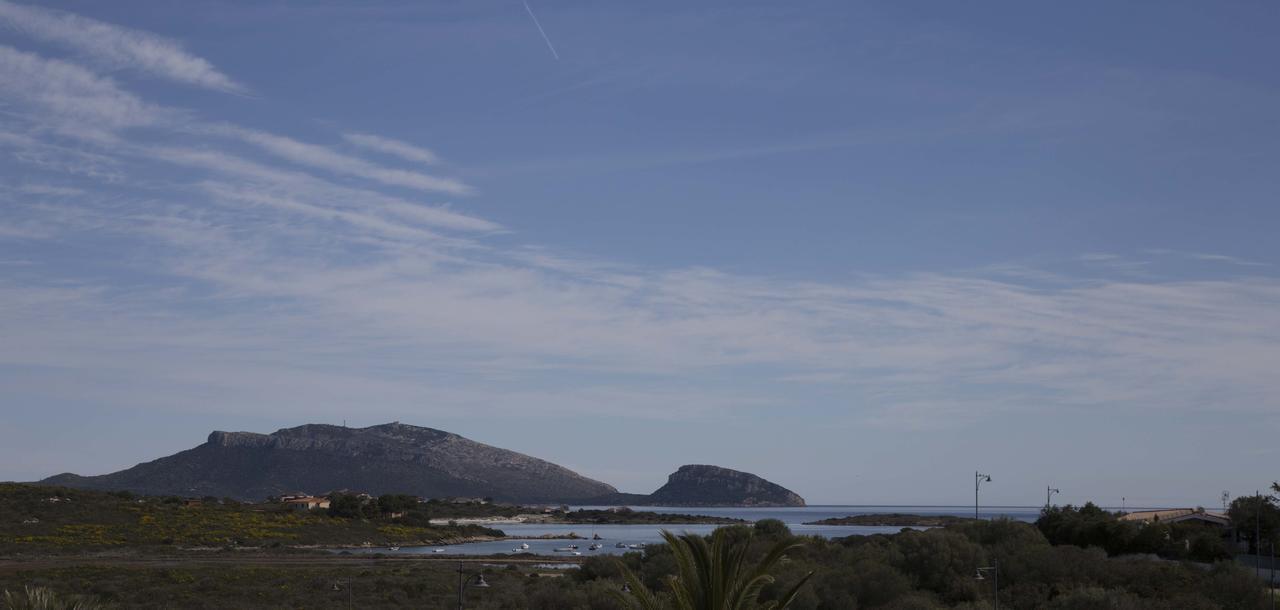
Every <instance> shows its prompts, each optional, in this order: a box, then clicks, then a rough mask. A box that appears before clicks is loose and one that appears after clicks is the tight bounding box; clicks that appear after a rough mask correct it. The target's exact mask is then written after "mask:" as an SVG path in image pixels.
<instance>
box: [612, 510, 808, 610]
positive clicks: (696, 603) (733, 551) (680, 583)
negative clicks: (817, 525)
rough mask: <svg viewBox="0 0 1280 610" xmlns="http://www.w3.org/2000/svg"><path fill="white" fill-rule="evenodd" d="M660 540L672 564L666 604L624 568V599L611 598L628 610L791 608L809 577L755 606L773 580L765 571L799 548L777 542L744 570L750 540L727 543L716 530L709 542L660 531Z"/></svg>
mask: <svg viewBox="0 0 1280 610" xmlns="http://www.w3.org/2000/svg"><path fill="white" fill-rule="evenodd" d="M662 537H663V538H664V539H665V540H666V541H667V544H668V545H669V546H670V547H671V551H672V553H673V554H674V555H675V559H676V574H675V575H674V576H671V577H670V578H669V580H668V581H667V586H668V587H669V588H670V589H671V598H672V604H671V605H670V606H667V605H665V604H664V603H663V602H662V600H661V599H660V598H659V596H658V595H657V594H655V593H654V592H653V591H650V590H649V589H648V588H647V587H645V586H644V583H642V582H640V579H639V578H638V577H636V575H635V573H633V572H632V571H631V570H630V569H628V568H627V567H626V566H621V567H622V575H623V578H624V579H625V580H626V583H627V587H628V589H629V593H630V595H628V594H626V593H616V594H615V596H616V597H617V598H618V600H619V601H621V602H622V603H623V604H624V605H625V606H626V607H628V608H631V609H632V610H664V608H667V607H671V608H674V609H675V610H782V609H784V608H786V607H788V606H790V605H791V602H792V601H793V600H794V599H795V597H796V594H798V593H799V592H800V587H802V586H804V584H805V582H807V581H808V580H809V577H810V576H813V572H809V573H808V574H805V576H804V578H801V579H800V582H798V583H796V584H795V586H794V587H791V589H790V590H789V591H787V592H786V594H785V595H783V596H782V597H781V598H780V599H777V600H774V601H770V602H767V603H763V604H762V603H760V602H759V601H758V599H757V598H758V597H759V596H760V590H761V589H763V588H764V586H765V585H767V584H769V583H772V582H773V581H774V579H773V576H771V575H770V574H769V571H770V570H772V569H773V568H774V566H775V565H777V564H778V562H779V561H781V560H782V558H783V556H784V555H786V553H787V551H790V550H792V549H794V548H796V547H799V546H800V545H799V544H797V543H794V542H790V541H788V540H780V541H778V543H777V544H775V545H773V547H772V548H771V549H769V552H768V553H767V554H765V556H764V558H763V559H761V560H760V562H759V563H757V564H755V565H748V563H747V560H746V557H747V551H748V550H749V547H750V546H751V538H750V537H747V538H737V539H736V540H735V539H731V538H730V530H729V529H728V528H721V529H718V530H716V531H715V532H714V533H713V534H711V543H710V544H708V543H707V539H706V538H704V537H702V536H698V535H696V534H689V533H686V534H682V535H679V536H677V535H675V534H673V533H671V532H669V531H666V530H663V531H662Z"/></svg>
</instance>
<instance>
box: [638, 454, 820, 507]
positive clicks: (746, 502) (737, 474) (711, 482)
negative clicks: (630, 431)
mask: <svg viewBox="0 0 1280 610" xmlns="http://www.w3.org/2000/svg"><path fill="white" fill-rule="evenodd" d="M648 503H649V504H652V505H658V506H804V498H801V497H800V496H799V495H797V494H796V493H795V492H793V491H791V490H789V489H787V488H785V487H783V486H781V485H778V484H777V483H771V482H769V481H766V480H764V479H762V478H760V477H758V476H756V475H754V474H751V473H749V472H742V471H740V470H731V469H728V468H721V467H719V466H707V465H703V464H689V465H686V466H681V467H680V468H679V469H678V470H676V471H675V472H673V473H671V475H670V476H668V477H667V484H666V485H663V486H662V487H659V488H658V490H657V491H655V492H653V493H651V494H649V502H648Z"/></svg>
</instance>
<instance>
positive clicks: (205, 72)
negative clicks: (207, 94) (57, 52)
mask: <svg viewBox="0 0 1280 610" xmlns="http://www.w3.org/2000/svg"><path fill="white" fill-rule="evenodd" d="M0 23H3V24H5V25H7V26H8V27H10V28H11V29H13V30H16V31H19V32H22V33H24V34H27V35H29V36H31V37H33V38H37V39H39V40H43V41H46V42H52V43H55V44H59V45H62V46H66V47H70V48H72V49H75V50H77V51H80V52H81V53H82V54H83V55H84V57H85V58H87V59H89V60H91V61H94V62H98V63H103V64H106V65H108V66H110V67H112V68H128V69H133V70H138V71H140V72H145V73H147V74H150V75H153V76H157V77H160V78H165V79H169V80H173V81H177V82H180V83H185V84H189V85H195V86H198V87H204V88H207V89H217V90H221V91H228V92H236V93H242V92H244V91H245V88H244V86H242V85H240V84H239V83H236V82H235V81H233V80H231V78H229V77H227V76H226V75H225V74H223V73H221V72H219V71H218V70H217V69H216V68H215V67H214V66H213V65H212V64H210V63H209V62H208V61H206V60H204V59H202V58H200V57H197V56H195V55H192V54H190V53H188V52H186V51H185V50H183V49H182V46H181V45H179V44H178V43H177V42H174V41H172V40H169V39H167V38H163V37H160V36H157V35H155V34H152V33H149V32H143V31H139V30H133V29H129V28H125V27H121V26H117V25H112V24H109V23H104V22H101V21H98V20H96V19H90V18H88V17H82V16H79V15H74V14H71V13H64V12H60V11H53V10H48V9H45V8H40V7H34V6H26V5H22V4H15V3H12V2H8V1H7V0H0Z"/></svg>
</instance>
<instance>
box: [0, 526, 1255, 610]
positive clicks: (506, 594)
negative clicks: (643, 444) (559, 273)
mask: <svg viewBox="0 0 1280 610" xmlns="http://www.w3.org/2000/svg"><path fill="white" fill-rule="evenodd" d="M721 531H722V532H723V533H722V534H721V536H723V537H725V538H726V539H727V540H728V541H729V542H731V543H732V544H731V545H730V548H731V549H735V552H737V551H736V550H737V549H743V553H744V555H743V561H745V562H746V563H748V564H752V565H754V564H756V563H758V562H761V561H762V560H764V559H765V558H766V557H765V556H766V554H767V553H768V552H769V551H770V550H771V549H773V548H775V547H776V546H777V545H779V544H784V545H785V544H794V545H796V546H794V547H793V548H790V549H788V550H787V551H786V556H785V557H783V558H781V559H780V560H778V561H776V562H775V563H774V564H773V565H772V567H771V569H770V570H769V574H770V575H771V579H770V581H769V582H767V583H764V584H763V585H762V586H761V588H760V591H759V601H760V602H761V603H762V604H763V603H768V602H770V601H777V600H778V599H779V598H780V597H782V596H783V595H785V594H786V593H787V592H788V591H789V590H791V589H792V588H793V587H795V585H797V584H798V583H800V582H801V581H802V579H804V578H806V576H807V575H809V574H810V573H811V572H812V576H811V577H809V580H808V581H807V582H805V583H804V585H803V586H801V587H800V588H799V589H798V590H797V592H796V597H795V600H794V602H793V603H792V604H791V606H790V607H791V608H796V609H837V608H839V609H848V608H894V609H908V608H910V609H928V608H975V609H976V608H987V607H989V604H990V602H991V599H992V596H993V595H995V594H996V592H995V591H994V587H993V585H994V579H992V578H990V575H989V574H988V577H987V578H986V579H985V580H977V579H975V578H974V576H975V574H976V570H977V568H978V567H982V566H990V565H994V564H995V563H996V562H997V561H998V562H999V566H1000V569H999V584H1000V590H999V592H998V595H999V598H1000V605H1001V607H1004V608H1061V609H1093V608H1098V609H1101V608H1119V609H1137V608H1154V609H1169V610H1173V609H1178V610H1198V609H1206V610H1207V609H1211V608H1228V609H1252V608H1266V607H1269V603H1270V602H1269V601H1268V598H1267V597H1266V592H1265V590H1264V588H1263V585H1262V583H1261V582H1260V581H1259V580H1257V579H1256V578H1255V577H1254V576H1253V574H1252V573H1251V572H1249V571H1246V570H1244V569H1242V568H1240V567H1239V566H1237V565H1236V564H1234V563H1232V562H1229V561H1224V562H1218V563H1215V564H1212V565H1204V564H1191V563H1185V562H1178V561H1168V560H1158V559H1149V558H1124V557H1108V555H1107V552H1106V551H1105V550H1103V549H1101V548H1096V547H1095V548H1081V547H1077V546H1074V545H1070V544H1062V545H1057V546H1055V545H1052V544H1050V542H1049V540H1048V539H1047V538H1046V537H1045V536H1044V535H1043V534H1042V533H1040V531H1039V529H1037V528H1036V527H1035V526H1033V525H1030V524H1026V523H1019V522H1012V521H977V522H969V523H963V524H958V525H953V526H948V527H944V528H935V529H931V530H925V531H910V530H908V531H904V532H902V533H898V534H893V535H876V536H865V537H862V536H854V537H849V538H845V539H838V540H823V539H818V538H809V537H794V536H792V535H791V533H790V532H789V531H788V530H787V528H786V527H785V526H784V525H783V524H782V523H780V522H777V521H762V522H759V523H757V524H756V525H755V526H742V525H735V526H728V527H726V528H722V529H721ZM236 553H238V552H237V551H222V552H221V553H220V554H223V555H235V554H236ZM334 559H335V560H341V559H343V558H340V557H335V558H334ZM346 560H347V561H349V562H350V563H349V564H343V565H287V564H286V563H285V562H279V563H273V561H272V560H271V559H270V557H269V556H265V557H260V558H257V559H252V560H250V559H248V558H246V559H245V560H242V561H236V562H234V563H222V564H208V565H183V564H181V563H179V564H176V565H161V566H145V567H138V566H124V565H120V566H113V565H111V564H110V562H103V561H96V562H88V561H86V563H85V565H61V566H51V567H40V566H32V567H30V568H24V567H22V565H21V564H12V563H11V564H8V565H4V566H3V567H0V588H4V589H8V590H10V591H17V590H21V589H22V588H23V587H25V586H43V587H49V588H51V589H52V590H54V591H56V592H57V593H59V594H65V595H77V594H84V595H90V596H92V597H93V598H94V599H96V600H98V601H99V602H102V603H106V604H111V605H113V606H115V607H120V608H126V607H127V608H165V607H183V608H228V607H234V608H318V607H332V606H334V605H339V606H340V605H341V604H342V603H346V602H347V598H348V596H350V597H351V599H353V600H354V602H353V603H354V605H355V606H356V607H419V608H421V607H430V608H437V607H450V606H451V605H452V604H456V599H457V572H456V570H457V564H455V563H452V562H447V561H432V560H430V559H424V560H421V561H391V560H377V559H346ZM65 561H73V560H70V559H68V560H65ZM466 570H467V573H468V574H470V573H473V572H478V571H484V574H485V579H486V582H487V583H488V584H489V585H490V586H489V587H488V588H484V589H469V590H468V601H467V607H468V608H511V609H516V608H520V609H524V608H533V609H557V610H559V609H575V608H578V609H601V610H603V609H615V608H625V607H627V606H625V605H623V601H622V600H620V599H618V597H617V596H616V595H614V592H617V591H620V590H621V587H622V584H623V575H624V571H630V572H631V573H633V574H634V575H635V578H636V582H637V584H638V585H639V586H643V587H644V588H645V589H646V590H649V591H652V592H654V593H655V594H656V596H657V597H656V599H657V601H658V603H660V604H663V605H661V606H659V607H674V606H668V605H666V604H668V603H669V602H670V600H669V599H667V597H668V596H669V593H668V592H669V591H670V588H669V585H668V581H669V579H670V578H671V577H672V576H673V575H675V574H676V573H677V572H678V562H677V556H676V554H674V553H673V552H672V550H671V548H670V547H669V546H667V545H652V546H650V547H648V548H647V549H646V550H645V552H644V553H643V554H641V553H632V554H628V555H626V556H625V557H623V558H622V559H621V560H619V559H617V558H610V557H591V558H588V559H586V560H584V561H583V563H582V565H581V568H580V569H574V570H551V569H547V568H545V567H538V566H537V565H536V564H517V563H513V562H511V561H510V560H509V559H498V558H495V559H493V560H491V563H488V564H485V563H484V562H470V563H468V564H467V568H466ZM637 588H638V587H637ZM624 598H625V599H629V597H625V596H624ZM748 607H755V606H748Z"/></svg>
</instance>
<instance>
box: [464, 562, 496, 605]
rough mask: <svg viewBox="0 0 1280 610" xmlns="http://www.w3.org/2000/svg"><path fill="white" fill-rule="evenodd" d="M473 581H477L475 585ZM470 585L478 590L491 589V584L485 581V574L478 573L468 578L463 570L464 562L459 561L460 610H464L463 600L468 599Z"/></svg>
mask: <svg viewBox="0 0 1280 610" xmlns="http://www.w3.org/2000/svg"><path fill="white" fill-rule="evenodd" d="M472 579H475V581H476V582H475V584H472V582H471V580H472ZM468 585H470V586H472V587H475V588H477V589H488V588H489V583H487V582H485V581H484V574H483V573H480V572H476V573H475V574H471V575H469V576H468V575H467V573H466V572H465V571H463V569H462V562H461V561H459V562H458V610H462V603H463V600H465V599H466V597H467V586H468Z"/></svg>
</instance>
